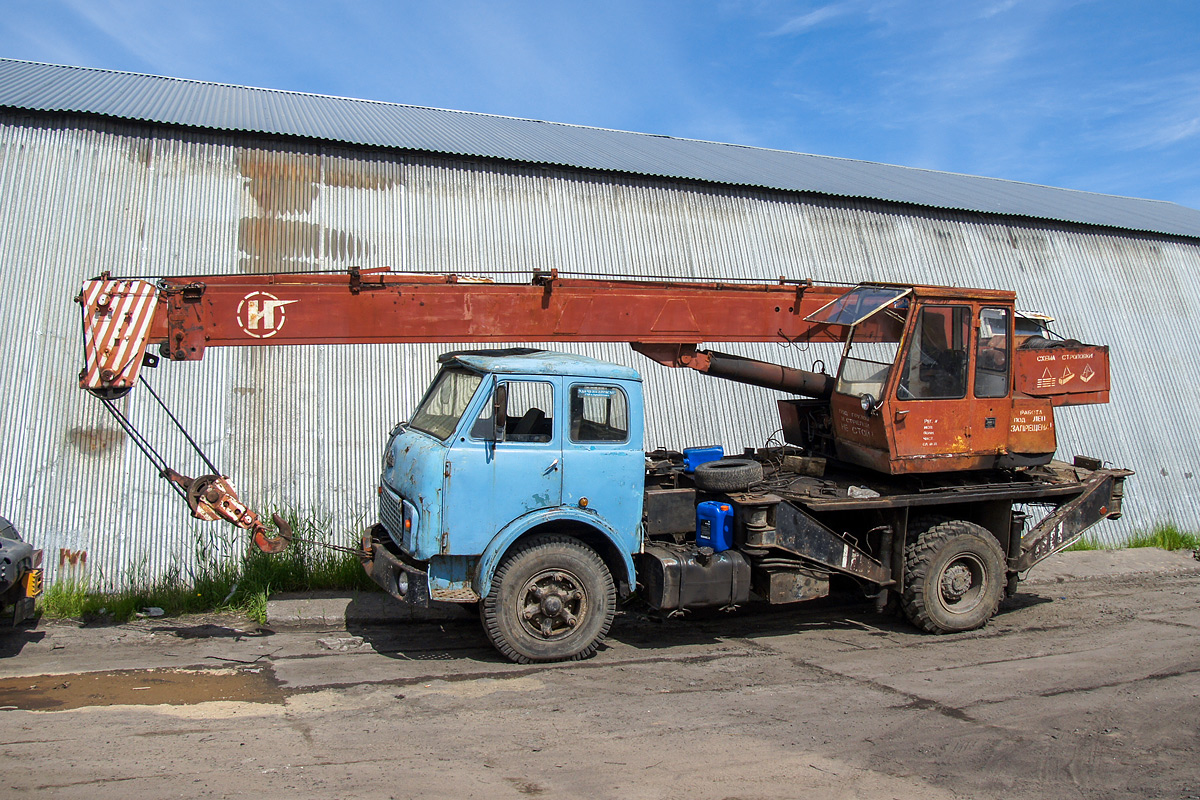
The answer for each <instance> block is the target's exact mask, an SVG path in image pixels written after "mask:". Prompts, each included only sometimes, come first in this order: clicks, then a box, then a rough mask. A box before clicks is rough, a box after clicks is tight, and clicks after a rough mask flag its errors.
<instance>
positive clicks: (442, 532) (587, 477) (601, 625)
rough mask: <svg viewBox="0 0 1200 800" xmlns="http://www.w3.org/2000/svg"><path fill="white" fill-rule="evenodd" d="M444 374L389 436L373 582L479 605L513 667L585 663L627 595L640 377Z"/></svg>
mask: <svg viewBox="0 0 1200 800" xmlns="http://www.w3.org/2000/svg"><path fill="white" fill-rule="evenodd" d="M439 361H440V363H441V369H440V370H439V372H438V374H437V376H436V377H435V378H434V380H433V383H432V385H431V386H430V388H429V390H428V391H427V392H426V393H425V396H424V398H423V399H422V400H421V402H420V404H419V405H418V406H417V409H416V411H415V412H414V413H413V415H412V418H411V419H410V420H409V421H408V422H407V423H402V424H401V425H398V426H396V428H394V429H393V430H392V433H391V436H390V437H389V440H388V443H387V447H386V450H385V453H384V463H383V472H382V475H381V478H380V482H379V520H380V522H379V524H378V525H376V526H374V527H373V528H372V529H371V530H369V531H368V533H367V536H366V541H365V542H364V547H365V549H368V551H369V552H370V553H371V560H370V562H369V563H368V564H367V568H368V571H369V572H370V573H371V576H372V578H373V579H374V580H375V581H376V582H377V583H379V584H380V585H381V586H383V587H384V588H385V589H386V590H388V591H389V592H390V593H392V594H393V595H395V596H397V597H400V598H401V599H404V600H406V601H408V602H410V603H415V604H424V603H427V602H428V601H430V600H433V601H449V602H461V603H475V602H478V603H479V604H480V615H481V619H482V621H483V624H484V628H485V630H486V631H487V633H488V636H489V637H490V638H491V640H492V643H493V644H494V645H496V647H497V648H498V649H499V650H500V651H501V653H503V654H504V655H506V656H507V657H509V658H511V659H513V660H518V661H546V660H560V659H563V658H584V657H586V656H588V655H590V654H591V652H593V651H594V650H595V648H596V647H597V646H598V644H599V642H600V641H601V640H602V639H603V637H604V635H605V634H606V633H607V630H608V627H609V625H610V624H611V621H612V618H613V614H614V613H615V609H616V603H617V597H618V595H620V596H622V597H623V596H626V595H628V594H629V593H631V592H632V591H633V589H634V587H635V586H636V577H635V571H634V570H635V568H634V556H635V555H636V554H637V553H639V552H640V551H641V549H642V538H643V526H642V504H643V485H644V481H645V452H644V450H643V416H642V382H641V377H640V376H639V375H638V374H637V372H635V371H634V370H632V369H630V368H628V367H622V366H618V365H615V364H609V363H605V362H603V361H598V360H596V359H592V358H586V357H584V356H577V355H569V354H565V353H554V352H548V351H543V350H530V349H510V350H502V351H496V350H492V351H486V350H478V351H466V352H456V353H447V354H445V355H443V356H442V357H441V358H440V359H439Z"/></svg>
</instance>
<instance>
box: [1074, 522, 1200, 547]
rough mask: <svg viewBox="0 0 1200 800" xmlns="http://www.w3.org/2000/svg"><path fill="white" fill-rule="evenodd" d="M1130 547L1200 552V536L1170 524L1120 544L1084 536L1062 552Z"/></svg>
mask: <svg viewBox="0 0 1200 800" xmlns="http://www.w3.org/2000/svg"><path fill="white" fill-rule="evenodd" d="M1130 547H1157V548H1159V549H1161V550H1200V535H1197V534H1195V533H1188V532H1186V531H1181V530H1179V528H1178V527H1176V526H1175V525H1174V524H1172V523H1169V522H1168V523H1165V524H1162V525H1156V526H1155V527H1154V528H1153V529H1151V530H1150V531H1139V532H1137V533H1134V534H1133V535H1132V536H1130V537H1129V538H1128V539H1126V540H1125V541H1124V542H1123V543H1122V544H1119V545H1106V544H1104V543H1103V542H1100V541H1099V540H1097V539H1093V538H1091V537H1087V536H1085V537H1084V538H1082V539H1080V540H1079V541H1077V542H1075V544H1073V545H1071V546H1070V547H1068V548H1066V550H1065V551H1064V552H1068V553H1069V552H1077V551H1080V550H1122V549H1124V548H1130Z"/></svg>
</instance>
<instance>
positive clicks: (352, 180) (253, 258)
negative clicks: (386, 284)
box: [237, 149, 396, 273]
mask: <svg viewBox="0 0 1200 800" xmlns="http://www.w3.org/2000/svg"><path fill="white" fill-rule="evenodd" d="M237 166H238V171H239V172H240V173H241V175H242V176H243V178H245V183H244V186H245V190H246V192H247V194H249V195H250V197H251V198H253V200H254V205H255V210H254V213H253V214H251V215H249V216H244V217H242V218H241V219H240V220H239V222H238V249H239V250H240V251H241V252H242V254H243V257H242V258H241V261H240V267H241V269H242V271H243V272H250V273H266V272H295V271H302V270H314V269H328V268H329V267H331V266H333V265H334V264H338V263H339V262H341V263H346V264H347V265H350V264H351V263H353V262H354V261H356V260H358V259H362V258H364V257H365V256H367V255H368V254H369V253H370V249H371V248H370V245H369V243H368V242H367V241H366V240H365V239H363V238H362V237H361V236H356V235H355V234H354V233H351V232H349V231H345V230H341V229H338V228H334V227H330V226H328V225H325V224H322V223H321V222H320V221H319V220H315V219H313V217H314V216H315V215H316V214H317V211H318V203H317V201H318V199H319V198H320V196H321V191H322V188H323V187H337V188H343V189H344V188H350V189H363V190H373V191H379V190H383V189H388V188H391V187H392V186H394V185H395V183H396V180H395V178H394V176H392V175H391V174H390V171H389V166H390V165H389V164H388V163H387V162H383V161H378V162H374V161H369V160H366V161H362V160H353V159H349V158H330V157H328V156H326V155H322V154H320V153H315V152H309V153H305V152H278V151H268V150H250V149H242V150H240V151H239V152H238V155H237ZM329 262H334V264H330V263H329Z"/></svg>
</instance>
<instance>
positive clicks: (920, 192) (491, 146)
mask: <svg viewBox="0 0 1200 800" xmlns="http://www.w3.org/2000/svg"><path fill="white" fill-rule="evenodd" d="M6 66H7V67H8V68H9V70H10V71H11V70H13V69H14V68H15V69H16V70H17V71H18V72H19V71H21V70H22V69H24V70H26V71H28V72H29V73H30V74H29V75H27V76H25V77H27V78H28V79H29V80H28V81H27V84H26V85H25V86H23V87H21V88H20V90H18V87H15V86H11V85H10V86H6V85H5V82H3V81H0V107H7V108H13V109H21V110H28V111H38V112H43V113H76V114H85V115H96V116H100V117H107V118H114V119H122V120H130V121H139V122H145V123H151V124H162V125H175V126H180V127H185V128H192V129H200V130H221V131H242V132H246V133H256V134H260V135H267V136H284V137H297V138H306V139H315V140H319V141H332V142H340V143H343V144H347V145H351V146H361V147H382V148H396V149H401V150H409V151H414V152H427V153H443V154H447V155H455V156H459V157H473V158H489V159H498V160H501V161H508V162H516V163H534V164H545V165H553V166H560V167H567V168H574V169H586V170H594V171H600V172H614V173H619V174H632V175H642V176H646V177H655V178H660V179H668V180H685V181H697V182H701V183H708V184H714V185H725V186H743V187H749V188H761V189H765V190H770V191H784V192H796V193H800V194H810V195H817V196H826V197H839V198H848V199H864V200H873V201H878V202H885V203H895V204H900V205H908V206H916V207H921V208H929V209H940V210H947V211H962V212H968V213H980V214H987V215H996V216H1007V217H1016V218H1023V219H1037V220H1044V221H1051V222H1057V223H1066V224H1077V225H1085V226H1094V227H1101V228H1110V229H1119V230H1128V231H1132V232H1140V233H1148V234H1157V235H1167V236H1177V237H1184V238H1193V239H1195V238H1200V211H1197V210H1195V209H1192V208H1189V207H1187V206H1183V205H1180V204H1178V203H1173V202H1170V201H1166V200H1152V199H1145V198H1136V197H1126V196H1122V195H1113V194H1103V193H1097V192H1087V191H1083V190H1078V189H1066V188H1060V187H1054V186H1049V185H1045V184H1036V183H1029V182H1023V181H1014V180H1009V179H1005V178H995V177H988V176H977V175H968V174H964V173H954V172H944V171H938V170H932V169H928V168H924V167H910V166H904V165H895V164H885V163H882V162H873V161H865V160H861V159H852V158H844V157H839V156H826V155H816V154H809V153H800V152H795V151H788V150H777V149H772V148H763V147H756V146H753V145H743V144H735V143H728V142H713V141H707V140H702V139H688V138H681V137H674V136H667V135H664V134H653V133H639V132H634V131H624V130H618V129H610V128H597V127H591V126H583V125H576V124H573V123H564V122H552V121H546V120H537V119H528V118H521V117H506V116H500V115H493V114H485V113H482V112H475V111H459V110H452V109H443V108H432V107H428V106H414V105H406V104H402V103H392V102H387V101H380V100H367V99H360V98H350V97H339V96H335V95H322V94H313V93H306V92H297V91H294V90H288V89H267V88H259V87H250V86H240V85H236V84H225V83H216V82H211V81H199V80H195V79H190V78H175V77H170V76H162V75H151V74H147V73H138V72H124V71H118V70H110V69H104V68H99V67H83V66H66V65H58V64H49V63H45V62H36V61H25V60H20V59H8V58H0V71H3V70H4V68H5V67H6ZM45 71H50V73H51V74H56V75H58V76H59V85H57V86H53V85H50V84H51V82H52V81H50V80H49V79H47V78H46V76H45V75H44V74H42V73H44V72H45ZM35 72H36V73H38V74H37V75H34V74H33V73H35ZM82 73H88V74H92V75H96V76H99V78H100V79H101V82H102V83H107V84H108V85H107V87H104V86H101V87H95V86H85V85H81V84H80V83H79V82H72V81H71V80H70V78H71V76H73V75H77V74H82ZM0 74H2V73H0ZM38 79H41V84H40V85H34V86H32V87H30V86H29V85H28V83H29V82H36V80H38ZM118 80H121V81H125V80H131V81H137V82H149V83H148V84H147V86H155V87H164V86H168V85H170V86H172V87H173V88H174V87H179V88H180V89H182V90H184V91H187V90H188V89H189V88H190V89H191V90H194V91H198V92H201V93H206V94H205V96H204V97H203V98H202V99H203V100H205V102H204V103H203V104H199V103H192V104H190V105H189V106H187V107H185V108H182V109H181V108H180V103H179V100H180V98H178V97H176V96H173V95H171V94H170V93H168V92H165V91H163V90H162V89H150V90H147V91H146V92H145V93H144V94H141V93H139V95H138V96H132V97H131V96H130V95H131V93H129V92H124V93H121V92H118V91H117V90H118V88H121V87H118V86H117V85H116V84H115V83H114V81H118ZM12 82H13V81H12V80H11V72H10V83H12ZM139 88H145V87H139ZM105 89H107V93H105ZM227 93H233V94H236V95H239V96H240V99H242V100H244V99H245V98H246V97H254V96H256V95H257V96H263V97H265V96H275V97H286V98H289V102H290V104H291V105H292V107H291V108H279V107H277V106H273V107H272V108H270V112H271V113H270V114H269V115H268V114H266V113H265V112H262V113H261V114H260V113H259V112H258V111H256V109H255V106H254V105H253V104H245V103H231V102H229V100H230V98H229V97H228V94H227ZM14 95H18V96H14ZM192 99H195V98H192ZM172 103H174V106H172ZM312 104H316V105H313V107H311V108H306V106H307V105H312ZM318 106H319V108H320V110H321V112H322V113H321V114H318V113H316V111H317V108H318ZM339 106H342V111H343V112H349V113H346V114H345V117H343V119H342V120H340V124H339V121H338V120H337V119H336V117H337V109H338V107H339ZM365 108H372V109H380V110H381V113H382V116H379V117H377V118H368V117H367V116H363V115H356V114H355V113H354V112H355V111H357V110H358V109H365ZM389 112H390V113H389ZM442 115H454V116H455V117H458V118H461V121H465V122H466V124H465V125H455V124H451V125H445V124H441V121H440V120H439V121H438V123H439V124H433V123H434V122H435V118H437V117H441V116H442ZM221 117H224V119H221ZM541 126H553V127H555V128H558V129H562V130H563V131H568V132H569V134H568V135H567V136H565V137H558V136H554V135H549V136H548V135H546V133H545V131H546V130H547V128H543V127H541ZM698 155H704V156H707V158H705V159H699V158H697V156H698ZM701 162H703V163H701ZM779 176H785V177H779ZM1072 209H1074V213H1071V212H1072Z"/></svg>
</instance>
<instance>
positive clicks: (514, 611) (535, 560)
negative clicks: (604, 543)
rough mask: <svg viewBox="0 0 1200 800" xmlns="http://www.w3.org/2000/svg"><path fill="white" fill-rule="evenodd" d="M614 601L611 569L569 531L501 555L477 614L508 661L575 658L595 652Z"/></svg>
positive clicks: (611, 615) (608, 623) (612, 613)
mask: <svg viewBox="0 0 1200 800" xmlns="http://www.w3.org/2000/svg"><path fill="white" fill-rule="evenodd" d="M616 605H617V593H616V589H615V587H614V586H613V579H612V575H610V574H609V571H608V567H607V566H605V564H604V561H603V560H602V559H601V558H600V556H599V555H597V554H596V552H595V551H594V550H592V549H591V548H590V547H588V546H587V545H585V544H583V543H582V542H580V541H579V540H577V539H573V538H571V537H569V536H561V535H544V536H536V537H534V538H532V539H529V540H528V541H525V542H522V543H520V544H518V545H517V546H516V548H515V549H513V551H512V552H511V553H509V554H508V555H506V556H505V557H504V560H503V561H502V562H501V563H500V566H499V568H498V569H497V570H496V574H495V575H494V576H493V577H492V588H491V591H489V592H488V594H487V597H485V598H484V599H483V602H482V603H480V604H479V616H480V619H481V620H482V622H483V629H484V631H485V632H486V633H487V635H488V638H489V639H491V641H492V644H493V645H494V646H495V647H496V649H497V650H499V651H500V653H501V654H502V655H503V656H504V657H505V658H508V659H509V660H510V661H514V662H516V663H518V664H530V663H533V662H539V661H577V660H579V659H583V658H587V657H588V656H590V655H592V654H593V653H595V652H596V648H597V647H599V646H600V642H601V641H603V639H604V637H605V635H606V634H607V633H608V629H609V627H610V626H611V625H612V621H613V615H614V614H615V613H616Z"/></svg>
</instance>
